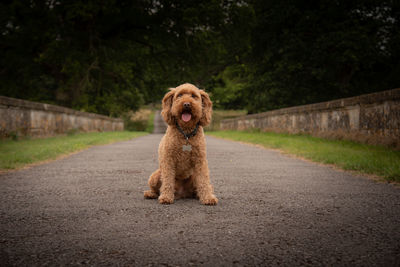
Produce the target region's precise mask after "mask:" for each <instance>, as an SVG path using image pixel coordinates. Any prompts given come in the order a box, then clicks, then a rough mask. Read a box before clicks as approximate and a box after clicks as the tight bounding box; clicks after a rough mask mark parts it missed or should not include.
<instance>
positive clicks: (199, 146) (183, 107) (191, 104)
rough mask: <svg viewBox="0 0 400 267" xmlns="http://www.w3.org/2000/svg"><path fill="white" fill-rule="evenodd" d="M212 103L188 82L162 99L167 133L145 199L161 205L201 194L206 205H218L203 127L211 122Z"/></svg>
mask: <svg viewBox="0 0 400 267" xmlns="http://www.w3.org/2000/svg"><path fill="white" fill-rule="evenodd" d="M211 113H212V102H211V100H210V98H209V96H208V94H207V93H206V92H204V91H203V90H200V89H198V88H197V87H196V86H194V85H192V84H189V83H185V84H182V85H180V86H178V87H176V88H171V89H170V91H169V92H168V93H167V94H166V95H165V96H164V98H163V100H162V112H161V115H162V116H163V118H164V120H165V121H166V122H167V124H168V128H167V132H166V133H165V135H164V136H163V138H162V139H161V142H160V145H159V148H158V161H159V168H158V169H157V170H156V171H155V172H153V173H152V174H151V176H150V178H149V186H150V190H148V191H145V192H144V197H145V198H157V197H158V200H159V202H160V203H162V204H171V203H173V202H174V199H179V198H185V197H198V198H199V200H200V202H201V203H202V204H205V205H216V204H217V202H218V199H217V198H216V197H215V195H214V192H213V187H212V185H211V184H210V176H209V170H208V162H207V158H206V142H205V138H204V132H203V127H204V126H206V125H208V124H209V123H210V121H211Z"/></svg>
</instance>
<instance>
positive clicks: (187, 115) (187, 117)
mask: <svg viewBox="0 0 400 267" xmlns="http://www.w3.org/2000/svg"><path fill="white" fill-rule="evenodd" d="M191 118H192V114H190V113H182V120H183V121H184V122H188V121H190V119H191Z"/></svg>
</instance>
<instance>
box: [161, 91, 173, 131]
mask: <svg viewBox="0 0 400 267" xmlns="http://www.w3.org/2000/svg"><path fill="white" fill-rule="evenodd" d="M169 90H170V91H169V92H168V93H166V94H165V96H164V98H163V100H162V111H161V115H162V116H163V118H164V121H165V122H166V123H167V124H169V125H171V124H173V123H174V120H173V117H172V113H171V108H172V102H173V101H174V95H175V88H170V89H169Z"/></svg>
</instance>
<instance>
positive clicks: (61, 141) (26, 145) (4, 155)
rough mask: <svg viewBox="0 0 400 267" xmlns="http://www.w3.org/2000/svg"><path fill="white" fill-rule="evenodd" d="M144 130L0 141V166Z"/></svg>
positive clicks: (40, 158)
mask: <svg viewBox="0 0 400 267" xmlns="http://www.w3.org/2000/svg"><path fill="white" fill-rule="evenodd" d="M145 134H146V133H145V132H128V131H124V132H102V133H99V132H95V133H78V134H75V133H71V134H69V135H66V136H56V137H50V138H40V139H22V140H18V141H16V140H0V169H3V170H4V169H16V168H21V167H24V166H26V165H29V164H32V163H37V162H41V161H46V160H50V159H55V158H57V157H59V156H61V155H65V154H69V153H72V152H75V151H79V150H82V149H86V148H88V147H90V146H94V145H105V144H110V143H113V142H117V141H123V140H129V139H132V138H135V137H138V136H142V135H145Z"/></svg>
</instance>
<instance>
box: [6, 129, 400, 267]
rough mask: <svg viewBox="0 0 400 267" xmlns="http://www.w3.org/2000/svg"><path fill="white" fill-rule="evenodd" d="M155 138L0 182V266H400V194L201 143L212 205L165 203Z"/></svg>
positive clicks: (266, 155) (303, 165) (254, 150)
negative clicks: (151, 192) (156, 175)
mask: <svg viewBox="0 0 400 267" xmlns="http://www.w3.org/2000/svg"><path fill="white" fill-rule="evenodd" d="M161 136H162V135H160V134H152V135H148V136H144V137H139V138H137V139H134V140H131V141H126V142H119V143H115V144H111V145H106V146H96V147H92V148H90V149H88V150H85V151H82V152H80V153H77V154H74V155H71V156H69V157H67V158H64V159H61V160H58V161H53V162H50V163H47V164H43V165H39V166H35V167H32V168H29V169H24V170H19V171H13V172H9V173H3V174H1V175H0V263H1V264H0V265H1V266H10V265H11V266H12V265H15V266H35V265H36V266H37V265H40V266H46V265H51V266H61V265H74V266H78V265H92V266H160V265H165V266H190V265H193V266H257V265H258V266H275V265H283V266H298V265H317V266H331V265H335V266H343V265H347V266H399V265H400V189H399V188H398V187H395V186H393V185H390V184H384V183H376V182H374V181H372V180H371V179H368V178H366V177H361V176H355V175H352V174H349V173H346V172H342V171H336V170H333V169H331V168H329V167H324V166H320V165H318V164H313V163H309V162H305V161H302V160H299V159H294V158H290V157H287V156H284V155H282V154H280V153H278V152H276V151H271V150H266V149H262V148H258V147H255V146H250V145H245V144H241V143H236V142H231V141H225V140H220V139H216V138H212V137H207V147H208V161H209V166H210V172H211V180H212V183H213V185H214V187H215V192H216V195H217V196H218V198H219V203H218V205H217V206H203V205H201V204H200V203H199V201H198V200H196V199H183V200H177V201H176V202H175V203H174V204H172V205H160V204H158V202H157V200H147V199H144V198H143V191H144V190H146V189H147V179H148V176H149V175H150V174H151V172H152V171H154V170H155V169H156V167H157V147H158V143H159V141H160V139H161Z"/></svg>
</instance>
